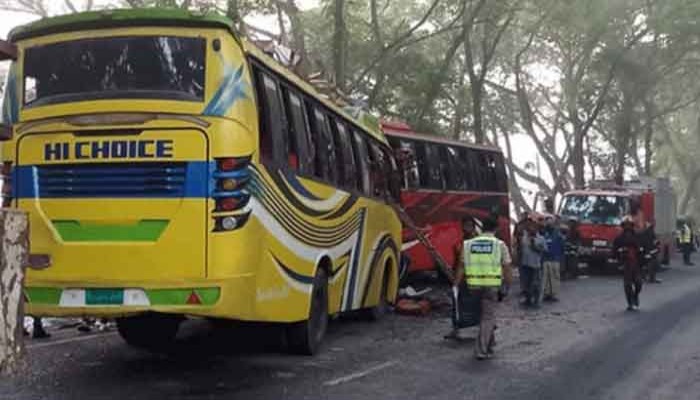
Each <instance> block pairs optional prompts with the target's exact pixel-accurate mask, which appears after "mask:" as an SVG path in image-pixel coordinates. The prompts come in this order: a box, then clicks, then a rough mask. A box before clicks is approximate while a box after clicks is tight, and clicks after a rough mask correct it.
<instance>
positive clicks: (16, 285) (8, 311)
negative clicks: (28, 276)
mask: <svg viewBox="0 0 700 400" xmlns="http://www.w3.org/2000/svg"><path fill="white" fill-rule="evenodd" d="M28 227H29V223H28V222H27V216H26V214H24V213H21V212H19V211H16V210H5V209H2V210H0V374H15V373H18V372H19V371H20V369H21V364H20V363H21V358H22V354H23V352H24V343H23V334H22V333H23V322H24V318H23V304H22V302H23V295H22V285H23V283H24V266H25V265H26V260H27V258H28V256H27V251H28V249H29V240H28Z"/></svg>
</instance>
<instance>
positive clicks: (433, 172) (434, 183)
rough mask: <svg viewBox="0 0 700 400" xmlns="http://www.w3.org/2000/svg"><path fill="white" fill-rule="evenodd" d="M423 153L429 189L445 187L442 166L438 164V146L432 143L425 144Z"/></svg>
mask: <svg viewBox="0 0 700 400" xmlns="http://www.w3.org/2000/svg"><path fill="white" fill-rule="evenodd" d="M425 154H426V161H427V167H428V174H429V180H428V187H429V188H431V189H437V190H442V189H444V188H445V185H444V182H443V177H442V168H441V166H440V164H441V163H440V155H439V154H438V147H437V145H435V144H432V143H426V144H425Z"/></svg>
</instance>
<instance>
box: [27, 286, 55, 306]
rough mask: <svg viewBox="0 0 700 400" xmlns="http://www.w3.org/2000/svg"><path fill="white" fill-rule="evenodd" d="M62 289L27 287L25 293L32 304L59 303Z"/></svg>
mask: <svg viewBox="0 0 700 400" xmlns="http://www.w3.org/2000/svg"><path fill="white" fill-rule="evenodd" d="M61 292H62V289H57V288H41V287H26V288H25V289H24V293H25V294H26V295H27V301H28V302H29V303H32V304H58V303H60V302H61Z"/></svg>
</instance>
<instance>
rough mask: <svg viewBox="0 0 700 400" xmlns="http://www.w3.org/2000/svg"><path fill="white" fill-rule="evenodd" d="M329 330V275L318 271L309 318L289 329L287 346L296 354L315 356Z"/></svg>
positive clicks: (320, 270)
mask: <svg viewBox="0 0 700 400" xmlns="http://www.w3.org/2000/svg"><path fill="white" fill-rule="evenodd" d="M327 329H328V274H327V273H326V271H325V270H324V269H323V268H318V269H317V270H316V275H315V276H314V280H313V287H312V289H311V305H310V307H309V318H308V319H307V320H305V321H301V322H296V323H293V324H291V325H289V326H288V327H287V332H286V333H287V346H288V347H289V350H290V351H291V352H292V353H294V354H304V355H309V356H311V355H314V354H316V352H317V351H318V350H319V348H320V347H321V343H322V342H323V338H324V337H325V336H326V330H327Z"/></svg>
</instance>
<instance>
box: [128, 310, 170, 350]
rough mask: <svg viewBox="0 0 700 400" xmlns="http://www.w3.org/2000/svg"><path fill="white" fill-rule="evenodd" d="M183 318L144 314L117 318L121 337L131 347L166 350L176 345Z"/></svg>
mask: <svg viewBox="0 0 700 400" xmlns="http://www.w3.org/2000/svg"><path fill="white" fill-rule="evenodd" d="M181 322H182V318H181V317H179V316H175V315H165V314H143V315H137V316H134V317H124V318H117V329H118V331H119V335H120V336H121V337H122V339H124V341H126V343H128V344H129V345H131V346H134V347H139V348H142V349H146V350H154V351H155V350H165V349H167V348H168V347H170V346H172V344H173V343H175V337H176V336H177V331H178V328H179V327H180V323H181Z"/></svg>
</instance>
